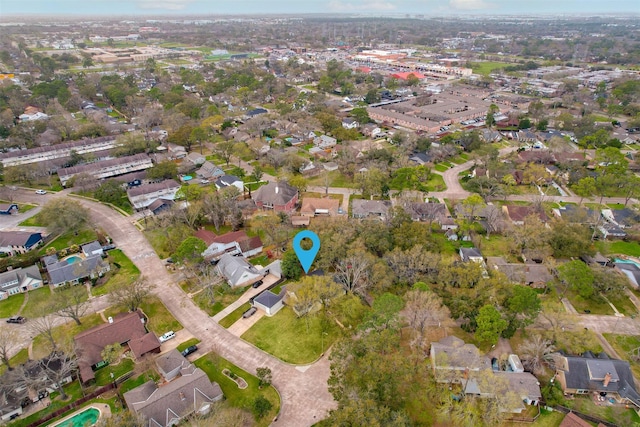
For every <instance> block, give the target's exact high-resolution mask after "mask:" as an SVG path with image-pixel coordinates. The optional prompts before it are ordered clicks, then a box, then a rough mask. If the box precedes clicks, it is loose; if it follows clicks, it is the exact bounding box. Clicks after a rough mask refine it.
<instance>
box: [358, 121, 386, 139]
mask: <svg viewBox="0 0 640 427" xmlns="http://www.w3.org/2000/svg"><path fill="white" fill-rule="evenodd" d="M362 133H363V134H364V135H365V136H370V137H372V138H373V137H376V136H378V135H380V133H382V129H380V127H378V125H376V124H374V123H367V124H366V125H364V126H362Z"/></svg>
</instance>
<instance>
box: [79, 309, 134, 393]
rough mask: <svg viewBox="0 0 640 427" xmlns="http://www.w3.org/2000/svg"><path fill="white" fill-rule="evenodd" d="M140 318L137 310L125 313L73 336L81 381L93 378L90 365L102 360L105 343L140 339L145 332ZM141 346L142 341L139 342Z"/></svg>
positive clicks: (122, 342) (123, 342)
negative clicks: (111, 321)
mask: <svg viewBox="0 0 640 427" xmlns="http://www.w3.org/2000/svg"><path fill="white" fill-rule="evenodd" d="M142 318H143V316H142V313H140V312H138V311H136V312H133V313H126V314H123V315H119V316H116V317H115V318H114V319H113V323H104V324H102V325H99V326H96V327H93V328H91V329H87V330H86V331H84V332H80V333H79V334H77V335H76V336H75V337H73V340H74V341H75V344H76V355H77V356H78V367H79V368H80V376H81V377H82V381H83V382H86V381H89V380H91V379H93V378H95V375H94V374H93V371H92V370H91V365H94V364H96V363H98V362H100V361H101V360H102V355H101V353H102V350H103V349H104V348H105V347H106V346H107V345H111V344H115V343H118V344H125V343H128V342H129V341H131V340H135V339H140V338H142V337H143V336H144V335H146V334H147V331H146V329H145V328H144V325H143V324H142V322H141V320H140V319H142ZM145 343H146V342H145ZM141 347H142V343H140V348H141ZM87 368H88V369H87Z"/></svg>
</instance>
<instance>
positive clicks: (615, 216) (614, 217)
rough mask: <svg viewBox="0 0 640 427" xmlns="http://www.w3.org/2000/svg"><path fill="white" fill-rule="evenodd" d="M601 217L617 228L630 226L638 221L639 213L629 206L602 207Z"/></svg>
mask: <svg viewBox="0 0 640 427" xmlns="http://www.w3.org/2000/svg"><path fill="white" fill-rule="evenodd" d="M601 214H602V217H603V218H604V219H605V220H606V221H607V222H608V223H610V224H613V225H616V226H618V227H619V228H622V229H625V228H631V227H633V226H634V225H636V224H638V222H640V214H638V212H636V211H635V210H634V209H631V208H624V209H602V211H601Z"/></svg>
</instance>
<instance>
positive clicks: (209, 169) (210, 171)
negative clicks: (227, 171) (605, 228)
mask: <svg viewBox="0 0 640 427" xmlns="http://www.w3.org/2000/svg"><path fill="white" fill-rule="evenodd" d="M196 175H197V176H198V178H200V179H217V178H219V177H221V176H224V171H223V170H222V169H220V168H219V167H218V166H216V165H214V164H213V163H211V162H210V161H208V160H207V161H206V162H204V163H203V164H202V166H201V167H200V169H198V170H197V171H196Z"/></svg>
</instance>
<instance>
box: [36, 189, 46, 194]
mask: <svg viewBox="0 0 640 427" xmlns="http://www.w3.org/2000/svg"><path fill="white" fill-rule="evenodd" d="M36 194H47V192H46V191H45V190H36Z"/></svg>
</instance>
